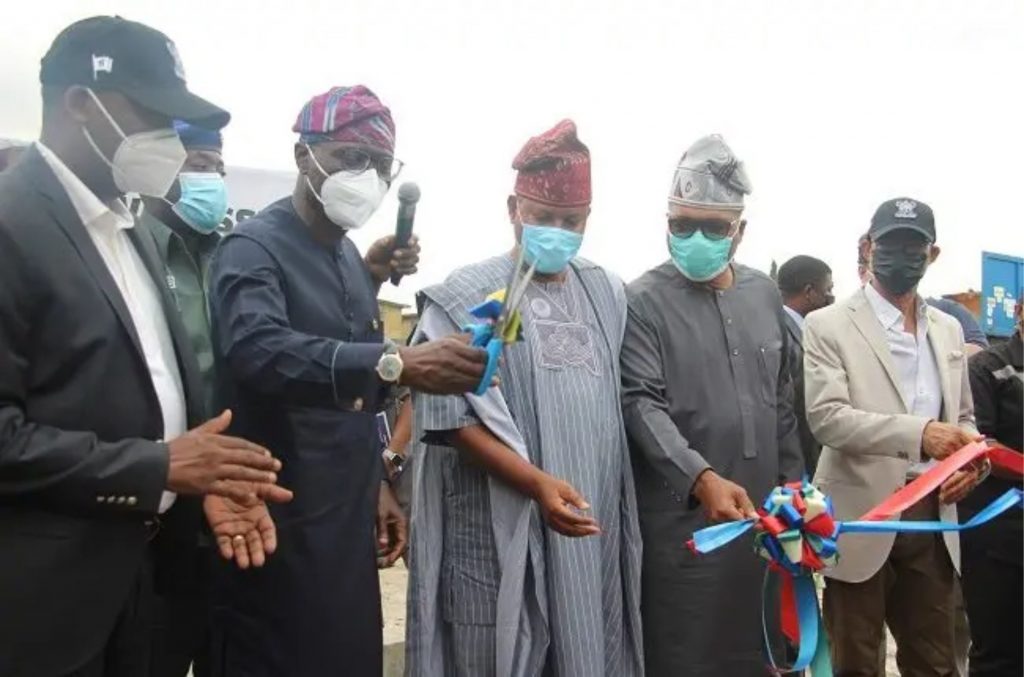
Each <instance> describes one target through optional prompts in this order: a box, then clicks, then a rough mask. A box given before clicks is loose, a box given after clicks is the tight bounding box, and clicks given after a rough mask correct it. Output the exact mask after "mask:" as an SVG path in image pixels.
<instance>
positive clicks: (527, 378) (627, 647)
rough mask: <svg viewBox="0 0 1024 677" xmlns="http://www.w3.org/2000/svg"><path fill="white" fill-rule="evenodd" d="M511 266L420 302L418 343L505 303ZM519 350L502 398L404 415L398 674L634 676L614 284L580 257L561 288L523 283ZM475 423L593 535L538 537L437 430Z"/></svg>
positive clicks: (430, 406)
mask: <svg viewBox="0 0 1024 677" xmlns="http://www.w3.org/2000/svg"><path fill="white" fill-rule="evenodd" d="M512 265H513V263H512V260H511V258H510V257H509V256H501V257H496V258H492V259H489V260H487V261H484V262H482V263H479V264H475V265H472V266H469V267H466V268H463V269H461V270H459V271H457V272H455V273H454V274H453V275H452V276H451V277H450V278H449V279H448V280H447V281H446V282H445V283H444V284H442V285H438V286H436V287H433V288H430V289H427V290H426V291H424V292H423V297H422V299H421V300H422V302H423V304H422V305H423V309H422V310H423V312H422V317H421V321H420V329H419V336H418V337H417V338H418V339H420V340H423V339H428V338H436V337H439V336H443V335H446V334H449V333H451V332H453V331H456V330H457V329H458V328H460V327H462V326H464V325H465V324H467V323H469V322H471V321H472V320H471V318H470V316H469V314H468V309H469V308H470V307H472V306H473V305H476V304H477V303H479V302H481V301H482V300H483V299H484V298H485V297H486V296H487V295H488V294H490V293H491V292H494V291H495V290H497V289H500V288H501V287H503V286H504V284H505V283H506V281H507V277H508V275H509V273H510V272H511V268H512ZM521 310H522V313H523V322H524V341H523V342H520V343H517V344H515V345H512V346H508V347H507V349H506V352H505V359H504V363H503V365H502V367H501V370H500V377H501V386H500V388H491V389H490V391H489V392H488V393H487V394H486V395H485V396H483V397H476V396H473V395H467V396H464V397H463V396H448V397H443V396H423V395H418V396H417V399H416V401H415V405H414V408H415V411H416V432H415V437H414V439H417V440H419V439H423V440H424V441H425V442H426V443H427V445H426V447H425V448H421V449H418V450H417V451H416V453H417V460H416V465H415V466H414V468H415V474H414V496H413V511H412V534H411V539H412V540H411V552H410V564H411V572H410V582H409V615H408V619H409V620H408V629H407V657H406V674H407V675H412V676H415V677H421V676H422V677H427V676H429V677H437V676H441V675H472V676H473V677H486V676H487V675H499V676H501V677H506V676H513V675H515V676H517V677H518V676H522V677H527V676H529V677H533V676H535V675H541V674H544V675H558V676H566V677H570V676H575V675H588V676H594V675H615V676H620V675H621V676H629V675H641V674H643V646H642V634H641V629H640V607H639V604H640V560H641V547H640V536H639V526H638V521H637V509H636V498H635V494H634V488H633V479H632V470H631V467H630V464H629V456H628V449H627V444H626V439H625V429H624V425H623V421H622V415H621V407H620V399H619V368H618V355H619V348H620V346H621V342H622V335H623V331H624V328H625V295H624V290H623V287H622V283H621V282H620V281H618V280H617V279H615V278H613V277H611V276H610V275H609V274H608V273H606V272H605V271H603V270H602V269H601V268H598V267H597V266H595V265H593V264H591V263H588V262H586V261H583V260H580V259H577V260H575V261H574V262H573V264H572V265H571V267H570V269H569V271H568V275H567V278H566V280H565V282H564V283H537V282H535V283H532V284H531V285H530V287H529V288H528V290H527V294H526V298H525V300H524V302H523V304H522V306H521ZM481 423H482V424H483V425H485V426H487V427H488V429H489V430H490V431H491V432H492V433H494V434H495V436H497V437H498V438H499V439H501V440H502V441H504V442H505V443H506V444H507V445H508V446H509V447H510V448H512V449H513V450H515V451H516V452H517V453H519V454H520V455H521V456H522V457H524V458H526V459H528V460H529V461H530V462H531V463H533V464H535V465H537V466H539V467H541V468H543V469H544V471H545V472H547V473H550V474H551V475H553V476H555V477H558V478H560V479H563V480H565V481H567V482H569V483H570V484H572V485H573V486H574V487H575V488H576V489H577V490H578V491H579V492H580V493H581V494H582V495H583V496H584V497H585V499H586V500H587V501H588V502H589V503H590V505H591V510H592V514H593V516H594V517H595V519H596V520H597V522H598V524H599V525H600V527H601V529H602V533H601V535H599V536H588V537H584V538H576V539H573V538H567V537H564V536H561V535H559V534H557V533H556V532H554V531H552V530H550V529H548V528H547V527H546V526H545V525H544V523H543V520H542V518H541V515H540V511H539V509H538V508H537V506H536V505H535V504H534V502H533V501H532V500H531V499H530V498H528V497H525V496H523V495H521V494H519V493H518V492H516V491H514V490H513V489H511V488H510V487H508V486H507V485H505V484H504V483H503V482H501V481H500V480H497V479H495V478H492V477H490V476H488V475H487V473H486V472H485V471H483V470H482V469H481V468H479V466H477V465H475V464H474V463H473V462H472V461H471V460H470V459H468V458H467V457H465V456H464V455H462V452H458V451H456V450H455V449H453V448H451V447H449V446H445V440H446V438H447V432H448V431H451V430H455V429H458V428H461V427H465V426H470V425H477V424H481Z"/></svg>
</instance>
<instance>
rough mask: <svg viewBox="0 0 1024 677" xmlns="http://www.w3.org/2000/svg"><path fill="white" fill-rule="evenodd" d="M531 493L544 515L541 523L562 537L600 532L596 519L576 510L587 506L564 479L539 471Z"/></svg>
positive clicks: (587, 507) (591, 534)
mask: <svg viewBox="0 0 1024 677" xmlns="http://www.w3.org/2000/svg"><path fill="white" fill-rule="evenodd" d="M532 493H533V498H534V500H535V501H537V504H538V505H539V506H540V511H541V513H542V514H543V515H544V522H545V523H546V524H547V525H548V526H549V527H551V528H552V529H554V530H555V531H557V532H558V533H560V534H562V535H563V536H571V537H579V536H594V535H596V534H600V533H601V528H600V527H599V526H598V525H597V520H595V519H594V518H593V517H587V516H586V515H581V514H579V513H578V512H576V510H590V505H589V504H588V503H587V502H586V501H585V500H584V499H583V497H582V496H580V495H579V493H578V492H577V491H576V490H575V489H573V488H572V485H571V484H569V483H568V482H563V481H562V480H560V479H558V478H556V477H552V476H551V475H548V474H547V473H545V472H542V471H541V472H540V475H539V476H538V477H537V480H536V487H535V488H534V490H533V492H532ZM573 508H575V509H576V510H573Z"/></svg>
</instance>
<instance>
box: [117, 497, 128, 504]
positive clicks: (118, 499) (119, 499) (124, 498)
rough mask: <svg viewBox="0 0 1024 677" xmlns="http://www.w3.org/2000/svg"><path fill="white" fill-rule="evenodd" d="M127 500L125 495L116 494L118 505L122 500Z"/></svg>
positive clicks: (122, 502)
mask: <svg viewBox="0 0 1024 677" xmlns="http://www.w3.org/2000/svg"><path fill="white" fill-rule="evenodd" d="M127 500H128V499H127V498H126V497H125V496H118V497H117V504H118V505H124V502H125V501H127Z"/></svg>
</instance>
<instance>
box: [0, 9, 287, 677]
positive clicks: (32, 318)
mask: <svg viewBox="0 0 1024 677" xmlns="http://www.w3.org/2000/svg"><path fill="white" fill-rule="evenodd" d="M40 79H41V81H42V85H43V129H42V134H41V141H40V142H39V143H37V144H34V145H33V146H32V147H30V148H29V149H27V150H26V151H25V153H24V154H23V156H22V158H21V160H20V161H19V162H18V164H17V165H16V166H15V167H14V168H12V169H11V170H9V171H7V172H4V174H3V175H2V176H0V355H3V356H4V358H3V359H2V360H0V543H2V544H3V546H2V548H3V556H2V557H0V609H2V612H0V674H2V675H4V677H20V676H30V677H48V676H54V677H60V676H62V675H73V676H75V677H83V676H84V677H93V676H116V677H121V676H124V677H138V676H139V675H145V674H147V672H148V644H149V642H148V638H149V632H150V626H149V622H150V619H149V611H150V603H151V594H152V593H151V578H152V568H153V567H154V566H155V565H157V566H158V565H159V563H158V562H154V561H153V557H152V555H151V552H150V550H149V548H148V547H147V541H149V540H150V539H151V538H152V537H153V536H154V535H155V533H156V532H157V531H158V530H159V527H160V523H161V516H162V515H163V513H165V512H166V511H167V510H168V509H170V508H171V506H172V505H174V504H175V502H181V503H184V502H185V501H187V500H189V499H188V498H187V497H186V496H178V495H177V494H192V495H201V494H207V493H216V494H218V495H220V496H219V497H217V498H214V497H212V496H211V497H208V498H207V501H208V506H207V513H208V514H209V515H210V516H211V517H210V521H211V524H214V531H215V533H216V534H217V535H221V534H224V530H225V529H230V530H231V531H232V532H233V533H232V534H231V536H232V538H230V541H231V543H232V547H233V551H232V555H233V557H234V558H235V559H236V560H238V561H239V563H242V562H244V561H247V560H248V559H249V558H250V556H252V557H253V558H259V557H262V554H263V553H264V551H265V550H266V549H269V550H272V549H273V540H274V533H273V528H272V525H269V524H267V523H266V521H265V520H263V521H261V518H262V517H264V516H265V514H266V509H265V507H264V506H262V504H261V503H260V502H259V500H258V499H259V498H263V499H265V500H287V499H288V498H289V497H290V494H289V492H287V491H286V490H284V489H281V488H279V487H276V486H275V484H274V482H275V481H276V474H275V473H276V471H277V470H279V468H280V463H279V462H278V461H276V460H275V459H273V458H272V457H271V456H270V454H269V452H268V451H267V450H266V449H263V448H262V447H259V446H257V445H255V444H251V443H249V442H246V441H244V440H240V439H236V438H230V437H226V436H223V435H221V434H220V433H221V432H222V431H223V430H224V429H225V428H226V427H227V425H228V423H229V422H230V413H228V412H225V413H224V414H222V415H221V416H219V417H218V418H216V419H214V420H211V421H208V422H206V423H202V416H201V399H200V393H201V386H200V384H199V379H198V376H197V368H196V364H195V357H194V355H193V353H192V351H191V349H190V348H189V345H188V336H187V334H186V332H185V330H184V328H183V327H182V325H181V322H180V320H179V319H178V316H177V314H176V313H175V312H174V305H173V303H174V302H173V300H172V299H171V297H170V295H169V293H168V290H167V288H166V284H165V281H164V280H165V278H164V273H163V268H162V266H161V265H160V263H159V260H158V256H157V254H156V252H155V250H154V249H153V247H152V242H151V241H149V243H148V244H147V240H146V238H140V237H138V236H137V234H136V232H135V229H134V228H133V225H134V224H133V221H132V217H131V215H130V213H129V212H128V211H127V210H126V208H125V205H124V203H123V197H124V194H125V193H130V192H131V193H138V194H142V195H147V196H162V195H164V194H165V193H166V192H167V190H168V188H170V186H171V184H172V183H173V181H174V178H175V176H176V175H177V173H178V170H179V168H180V167H181V164H182V162H183V160H184V157H185V151H184V149H183V148H182V145H181V142H180V141H179V140H178V136H177V134H175V132H174V129H173V127H172V126H171V120H172V119H175V118H177V119H184V120H188V121H193V122H198V123H202V124H204V125H208V126H210V127H213V128H217V127H220V126H223V125H224V124H225V123H226V122H227V120H228V114H227V113H226V112H224V111H223V110H221V109H219V108H217V107H216V106H213V105H212V104H210V103H208V102H206V101H204V100H203V99H200V98H198V97H197V96H195V95H193V94H191V93H190V92H189V91H188V89H187V88H186V86H185V81H184V75H183V72H182V69H181V62H180V60H179V59H178V56H177V51H176V50H175V48H174V44H173V43H172V42H170V40H168V39H167V37H166V36H165V35H163V34H162V33H160V32H158V31H155V30H153V29H151V28H148V27H146V26H143V25H141V24H137V23H133V22H130V21H125V20H123V19H120V18H113V17H96V18H92V19H86V20H84V21H80V22H78V23H75V24H73V25H72V26H70V27H68V28H67V29H65V30H64V31H63V32H62V33H61V34H60V35H59V36H58V37H57V39H56V40H55V41H54V43H53V45H52V46H51V48H50V51H49V52H48V53H47V54H46V56H45V57H44V58H43V62H42V70H41V74H40ZM197 424H201V425H199V426H198V427H194V428H192V429H191V430H189V427H190V426H195V425H197ZM164 440H167V441H166V442H165V441H164ZM231 499H234V500H231ZM235 501H238V502H237V503H236V502H235ZM243 503H244V504H245V506H248V509H246V510H243V512H242V516H241V518H240V519H234V520H232V521H230V522H228V521H226V520H224V519H223V516H224V515H225V514H229V513H230V514H236V515H237V514H238V510H236V508H238V509H241V507H242V504H243ZM261 510H262V512H261ZM182 575H188V573H187V572H184V573H183V574H182Z"/></svg>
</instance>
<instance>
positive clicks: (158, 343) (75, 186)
mask: <svg viewBox="0 0 1024 677" xmlns="http://www.w3.org/2000/svg"><path fill="white" fill-rule="evenodd" d="M36 147H37V148H38V150H39V153H40V154H41V155H42V156H43V158H44V159H45V160H46V162H47V164H48V165H49V166H50V169H51V170H52V171H53V173H54V174H55V175H56V177H57V180H58V181H60V184H61V186H63V188H64V190H65V192H66V193H67V195H68V199H69V200H70V201H71V205H72V206H73V207H74V208H75V211H76V212H77V213H78V216H79V218H80V219H81V220H82V223H83V224H84V225H85V230H86V232H88V233H89V237H90V238H92V242H93V244H94V245H96V249H97V250H98V251H99V253H100V257H101V258H102V259H103V262H104V263H105V264H106V265H107V270H109V271H110V275H111V277H113V278H114V282H115V283H116V284H117V288H118V290H120V292H121V297H122V299H123V300H124V304H125V306H127V307H128V312H129V314H130V315H131V318H132V324H133V325H135V333H136V334H137V335H138V337H139V343H140V344H141V346H142V352H143V357H144V358H145V360H146V366H147V367H148V368H149V377H150V378H151V379H152V381H153V389H154V390H155V391H156V396H157V399H158V400H159V401H160V413H161V414H162V415H163V420H164V435H163V439H165V440H171V439H174V438H175V437H178V436H179V435H181V434H182V433H184V432H185V430H186V427H187V420H186V414H185V391H184V388H182V385H181V372H180V371H179V368H178V357H177V355H176V354H175V352H174V343H173V341H172V340H171V331H170V329H169V328H168V326H167V318H166V317H165V316H164V311H163V307H162V305H161V303H160V293H159V292H158V291H157V287H156V283H154V281H153V278H152V276H150V274H149V271H147V270H146V266H145V264H143V262H142V259H141V258H140V257H139V253H138V252H137V251H135V246H134V245H133V244H132V242H131V240H130V239H129V238H128V229H129V228H133V227H134V226H135V220H134V219H133V218H132V215H131V213H130V212H129V211H128V209H127V208H126V207H125V206H124V204H123V203H122V202H121V201H120V200H115V201H114V202H112V203H111V204H109V205H108V204H104V203H103V202H102V201H100V199H99V198H98V197H96V195H95V194H94V193H93V192H92V191H91V190H89V188H88V187H87V186H86V185H85V184H84V183H82V181H81V180H80V179H79V178H78V177H77V176H76V175H75V174H74V172H72V171H71V170H70V169H68V167H67V166H66V165H65V164H64V163H63V162H62V161H61V159H60V158H58V157H57V156H56V155H55V154H54V153H53V151H51V150H50V149H48V148H47V147H46V146H44V145H43V144H42V143H39V142H37V143H36ZM175 498H176V495H175V494H174V493H173V492H170V491H165V492H164V493H163V495H162V496H161V497H160V508H159V511H160V512H161V513H163V512H166V511H167V509H168V508H170V507H171V505H173V504H174V499H175Z"/></svg>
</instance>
